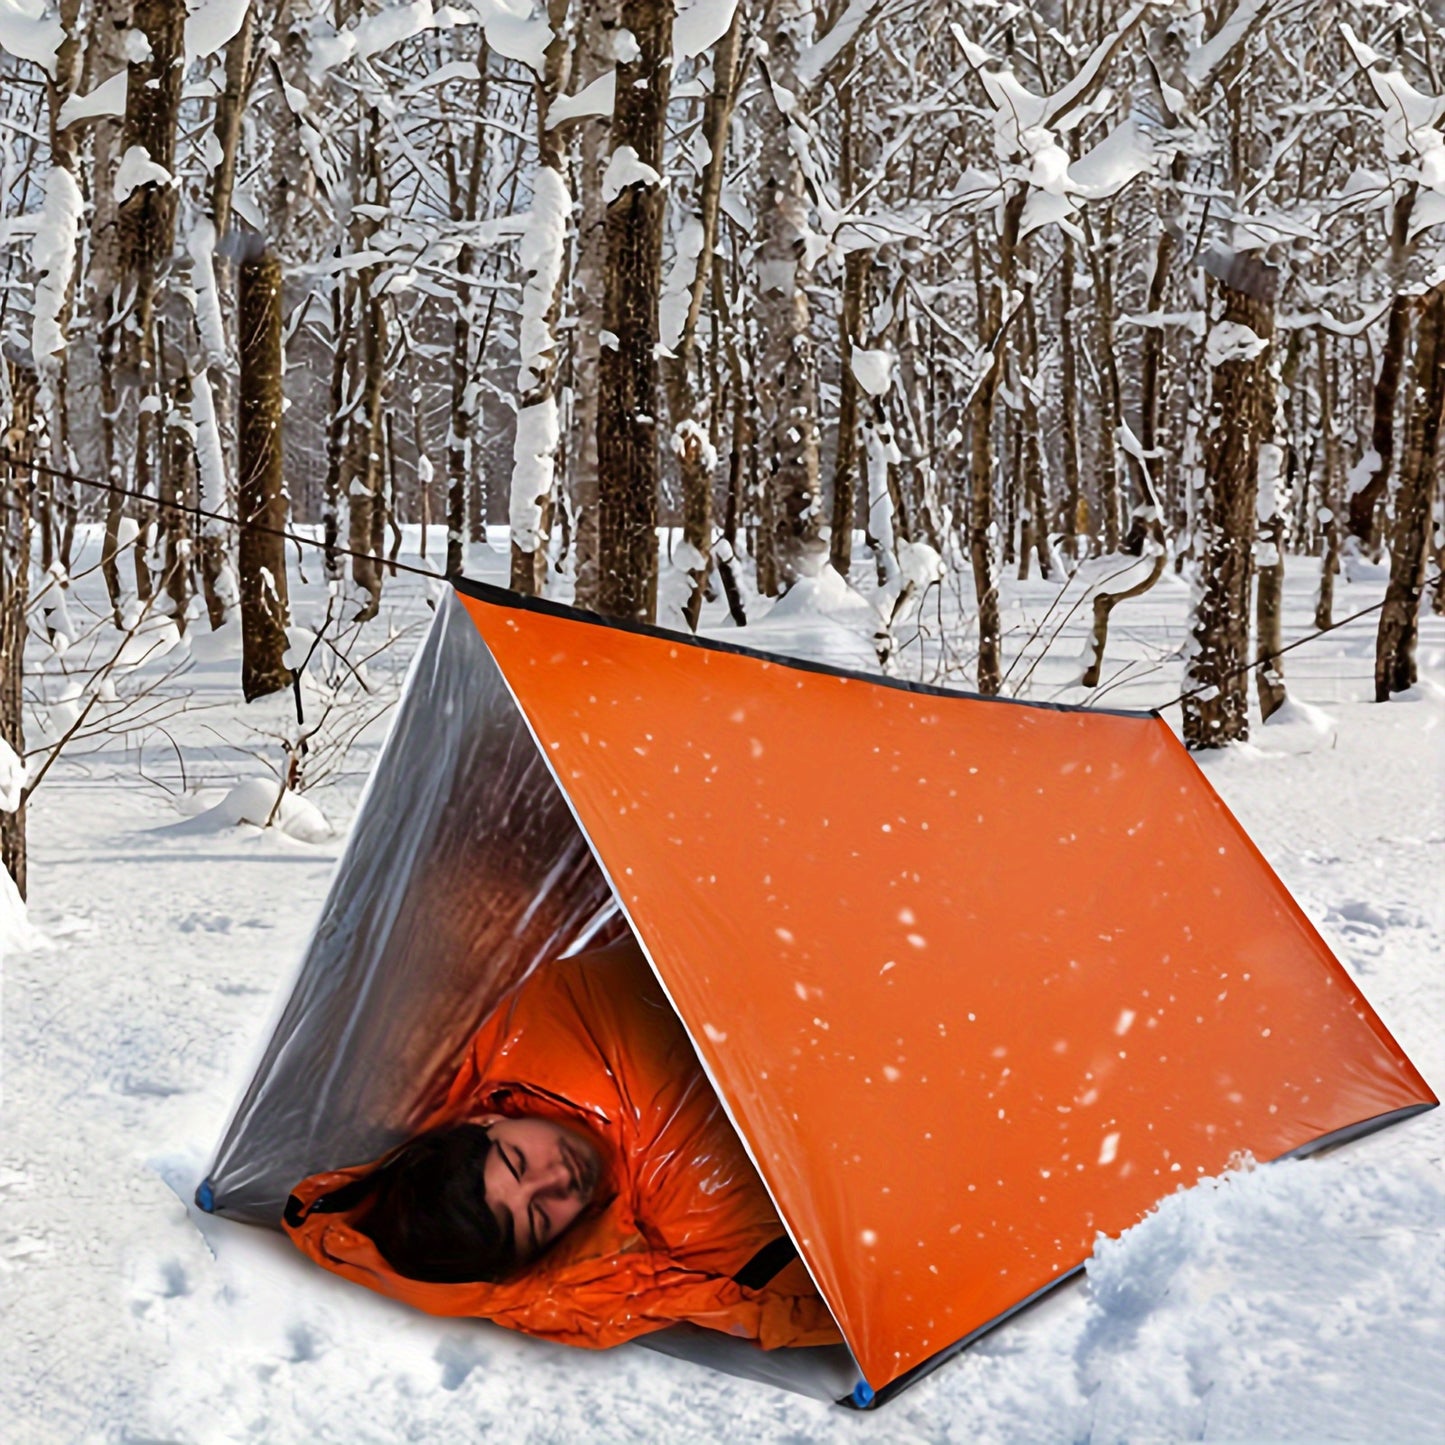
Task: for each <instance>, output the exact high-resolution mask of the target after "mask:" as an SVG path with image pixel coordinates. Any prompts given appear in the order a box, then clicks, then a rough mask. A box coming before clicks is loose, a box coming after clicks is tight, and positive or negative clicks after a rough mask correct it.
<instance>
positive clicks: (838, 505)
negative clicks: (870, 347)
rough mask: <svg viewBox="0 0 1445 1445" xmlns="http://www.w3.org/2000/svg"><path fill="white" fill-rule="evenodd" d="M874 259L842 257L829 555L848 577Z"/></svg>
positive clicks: (855, 253) (850, 254) (858, 255)
mask: <svg viewBox="0 0 1445 1445" xmlns="http://www.w3.org/2000/svg"><path fill="white" fill-rule="evenodd" d="M844 135H845V137H846V136H847V131H845V132H844ZM846 193H847V186H846V183H845V194H846ZM869 264H870V256H869V253H868V252H866V251H862V250H858V251H849V252H848V254H847V256H846V257H845V258H844V261H843V297H842V303H841V305H840V306H839V308H838V359H839V365H840V369H839V375H838V455H837V460H836V461H835V462H834V464H833V529H832V535H831V537H830V538H829V547H828V558H829V561H830V562H831V563H832V564H833V570H834V571H835V572H837V573H838V574H839V575H840V576H843V577H846V576H847V575H848V573H849V571H850V569H851V568H852V565H853V514H854V512H855V511H856V509H857V494H858V379H857V377H855V376H854V375H853V345H854V342H855V341H856V340H857V338H858V335H859V332H860V330H861V329H862V325H863V309H864V307H865V306H866V304H867V292H868V268H869Z"/></svg>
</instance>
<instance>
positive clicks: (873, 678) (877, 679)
mask: <svg viewBox="0 0 1445 1445" xmlns="http://www.w3.org/2000/svg"><path fill="white" fill-rule="evenodd" d="M448 580H449V581H450V582H451V584H452V586H453V587H455V588H456V590H457V591H458V592H460V593H461V594H462V595H463V596H464V597H470V598H472V599H473V600H474V601H476V602H485V603H487V604H489V605H490V606H493V607H506V608H511V609H512V610H514V611H517V612H538V613H541V614H542V616H544V617H557V618H561V619H562V620H564V621H567V622H585V623H588V624H590V625H591V626H593V627H607V628H611V629H612V630H613V631H616V632H631V633H635V634H636V635H637V636H639V637H651V638H654V639H655V640H657V641H659V642H669V643H673V644H677V643H681V644H683V645H684V646H687V647H699V648H702V649H703V650H704V651H707V652H730V653H732V654H734V655H735V656H737V657H750V658H752V659H753V660H754V661H756V662H767V663H771V664H773V665H774V666H775V667H790V668H793V669H795V670H797V671H799V672H812V673H818V674H820V675H822V676H824V677H840V678H844V679H846V680H847V681H849V682H869V683H874V684H876V685H877V686H879V687H891V688H896V689H897V690H899V691H900V692H912V693H917V694H919V696H921V697H954V698H961V699H963V700H965V701H969V702H989V703H1006V704H1008V705H1009V706H1011V707H1031V708H1038V709H1041V710H1043V711H1044V712H1080V713H1088V714H1090V715H1091V716H1094V717H1126V718H1134V719H1136V720H1143V719H1145V718H1153V717H1160V716H1161V714H1160V712H1159V711H1158V709H1157V708H1148V709H1135V708H1116V707H1090V706H1089V705H1087V704H1086V703H1074V702H1038V701H1035V700H1034V699H1032V698H1022V697H990V696H988V695H987V694H985V693H981V692H968V691H966V690H965V689H963V688H955V687H939V686H938V685H937V684H935V683H930V682H912V681H910V680H909V679H908V678H903V677H883V676H881V675H880V674H878V673H875V672H860V671H858V670H857V669H855V668H851V667H836V666H834V665H833V664H832V663H827V662H815V661H813V660H812V659H811V658H806V657H789V656H787V655H786V654H785V653H780V652H765V651H764V650H763V649H761V648H757V647H744V646H743V645H742V644H741V643H737V642H724V641H722V639H721V638H716V637H699V636H697V635H696V634H695V633H691V632H674V631H672V630H671V629H670V628H667V627H658V626H656V625H654V624H653V623H650V622H634V621H632V620H631V619H630V618H623V617H604V616H603V615H602V614H601V613H598V612H585V611H583V610H582V609H581V608H580V607H571V606H569V605H568V604H567V603H565V602H554V601H552V600H551V599H550V598H547V597H525V596H523V595H522V594H521V593H519V592H511V591H509V590H508V589H507V588H505V587H496V586H493V585H492V584H491V583H490V582H477V581H474V580H473V579H471V578H470V577H451V578H449V579H448Z"/></svg>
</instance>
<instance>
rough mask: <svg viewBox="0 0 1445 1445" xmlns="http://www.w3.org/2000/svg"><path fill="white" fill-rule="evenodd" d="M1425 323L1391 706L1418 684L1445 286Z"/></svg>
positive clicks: (1395, 568) (1443, 387)
mask: <svg viewBox="0 0 1445 1445" xmlns="http://www.w3.org/2000/svg"><path fill="white" fill-rule="evenodd" d="M1414 306H1415V308H1416V309H1417V311H1418V315H1419V323H1418V326H1417V328H1416V337H1415V359H1414V374H1413V376H1412V378H1411V386H1410V394H1409V412H1408V417H1407V420H1406V423H1405V449H1404V453H1403V454H1402V456H1401V458H1400V481H1399V485H1398V486H1397V487H1396V489H1395V496H1394V507H1393V516H1392V518H1391V526H1390V581H1389V585H1388V586H1387V587H1386V589H1385V605H1384V608H1383V609H1382V610H1381V612H1380V630H1379V633H1378V635H1377V637H1376V641H1375V701H1376V702H1388V701H1389V699H1390V694H1391V693H1394V692H1403V691H1404V690H1405V689H1406V688H1408V687H1412V686H1413V685H1414V683H1415V680H1416V671H1415V644H1416V641H1417V636H1418V631H1419V612H1420V594H1421V592H1422V591H1423V590H1424V586H1425V556H1426V549H1427V546H1428V543H1429V529H1430V502H1431V493H1432V492H1433V491H1434V490H1435V489H1436V485H1437V480H1438V468H1439V465H1440V462H1439V457H1440V430H1441V427H1442V426H1445V282H1441V283H1439V284H1438V285H1436V286H1435V287H1434V288H1433V289H1432V290H1431V291H1429V292H1428V293H1427V294H1426V295H1425V296H1423V297H1419V298H1417V299H1416V301H1415V303H1414Z"/></svg>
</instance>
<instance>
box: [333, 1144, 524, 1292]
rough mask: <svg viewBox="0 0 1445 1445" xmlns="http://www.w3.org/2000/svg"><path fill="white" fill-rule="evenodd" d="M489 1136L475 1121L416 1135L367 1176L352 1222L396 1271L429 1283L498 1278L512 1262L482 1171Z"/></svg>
mask: <svg viewBox="0 0 1445 1445" xmlns="http://www.w3.org/2000/svg"><path fill="white" fill-rule="evenodd" d="M492 1148H493V1144H492V1140H491V1137H490V1135H489V1134H488V1133H487V1131H486V1129H485V1128H483V1127H482V1125H480V1124H457V1125H453V1126H452V1127H450V1128H446V1129H436V1130H433V1131H432V1132H431V1133H429V1134H419V1135H418V1136H417V1137H416V1138H415V1139H412V1140H410V1141H409V1142H408V1143H406V1144H403V1145H402V1146H401V1148H400V1149H398V1150H397V1151H396V1152H395V1153H394V1154H392V1155H391V1156H390V1157H389V1158H387V1159H385V1160H384V1161H383V1162H382V1163H381V1164H380V1165H379V1166H378V1167H377V1169H376V1171H375V1172H374V1173H373V1174H372V1175H371V1178H372V1180H373V1181H374V1184H373V1187H372V1190H371V1199H372V1202H371V1205H370V1207H369V1208H368V1209H367V1210H366V1213H365V1214H364V1215H362V1216H361V1218H360V1219H359V1220H358V1221H357V1227H358V1228H360V1229H361V1230H362V1231H363V1232H364V1233H366V1234H367V1235H369V1236H370V1237H371V1242H372V1243H373V1244H374V1245H375V1246H376V1247H377V1249H378V1250H380V1251H381V1254H382V1257H383V1258H384V1259H385V1260H386V1262H387V1263H388V1264H389V1265H390V1266H391V1267H392V1268H393V1269H394V1270H395V1271H396V1272H397V1273H398V1274H400V1275H404V1276H405V1277H406V1278H407V1279H415V1280H422V1281H424V1282H426V1283H429V1284H464V1283H470V1282H472V1281H476V1280H482V1281H487V1282H493V1283H494V1282H495V1281H497V1280H500V1279H502V1278H503V1277H504V1276H505V1275H507V1274H508V1273H509V1272H510V1271H511V1270H512V1269H514V1268H515V1267H516V1264H517V1251H516V1244H515V1241H514V1240H513V1238H512V1230H511V1222H510V1220H508V1222H507V1224H506V1226H505V1227H504V1226H503V1225H501V1224H498V1222H497V1218H496V1216H495V1215H494V1214H493V1213H492V1211H491V1209H490V1207H489V1206H488V1204H487V1195H486V1186H485V1183H484V1175H485V1171H486V1164H487V1156H488V1155H489V1154H490V1153H491V1151H492Z"/></svg>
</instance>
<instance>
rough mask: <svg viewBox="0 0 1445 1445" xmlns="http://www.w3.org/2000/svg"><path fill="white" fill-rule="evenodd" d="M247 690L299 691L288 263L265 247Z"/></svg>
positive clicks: (245, 513)
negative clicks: (285, 408) (286, 373)
mask: <svg viewBox="0 0 1445 1445" xmlns="http://www.w3.org/2000/svg"><path fill="white" fill-rule="evenodd" d="M239 281H240V284H239V287H238V315H237V326H238V330H239V334H240V343H241V344H240V352H241V386H240V426H239V441H240V456H239V462H238V465H237V468H236V471H237V476H238V478H239V486H238V512H239V518H238V520H239V524H240V526H239V530H240V549H241V558H240V572H241V691H242V693H243V694H244V695H245V698H246V701H247V702H252V701H254V700H255V699H256V698H258V697H265V696H266V695H267V694H268V693H272V692H279V691H280V690H281V689H282V688H286V687H290V686H291V669H290V668H289V667H287V665H286V662H285V654H286V648H287V638H286V626H287V623H288V622H289V620H290V619H289V616H288V603H287V585H286V547H285V542H284V540H283V538H282V536H281V533H282V531H283V530H284V529H285V526H286V510H287V509H286V492H285V485H284V482H283V478H282V469H281V412H282V391H281V375H282V359H281V263H280V261H279V260H277V258H276V255H275V253H274V252H271V251H266V250H262V249H261V246H260V244H259V242H257V243H255V244H254V246H253V249H252V252H251V253H250V254H248V255H246V256H245V257H244V258H243V259H242V262H241V266H240V276H239Z"/></svg>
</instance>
